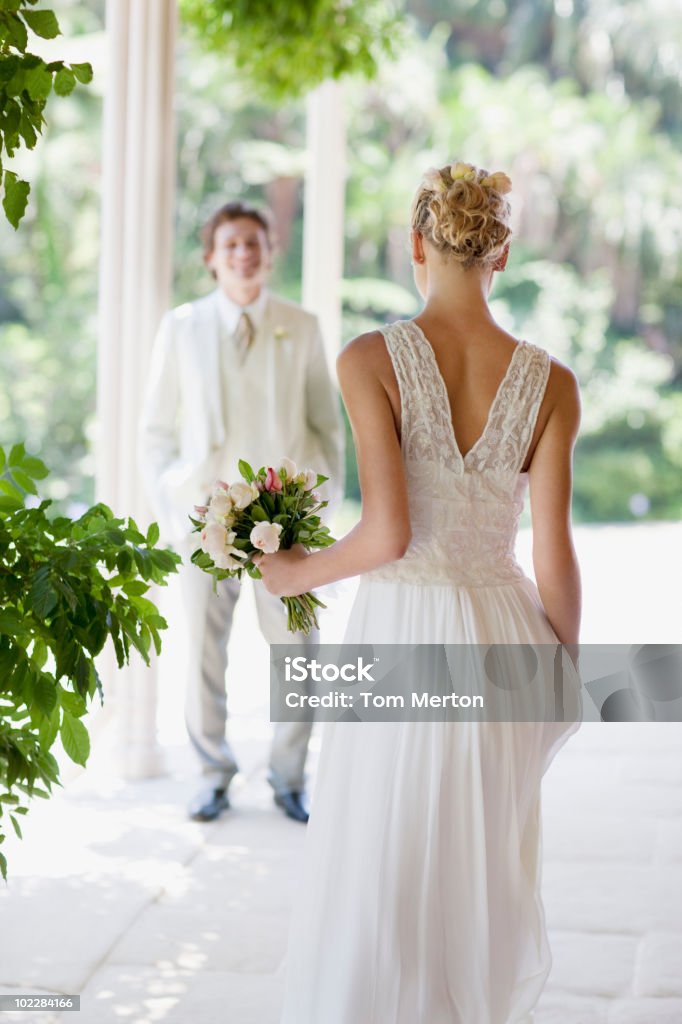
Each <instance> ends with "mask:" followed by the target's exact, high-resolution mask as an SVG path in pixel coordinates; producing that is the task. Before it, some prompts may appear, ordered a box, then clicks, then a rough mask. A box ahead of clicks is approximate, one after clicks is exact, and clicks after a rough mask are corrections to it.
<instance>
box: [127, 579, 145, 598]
mask: <svg viewBox="0 0 682 1024" xmlns="http://www.w3.org/2000/svg"><path fill="white" fill-rule="evenodd" d="M122 590H123V593H124V594H127V595H128V597H140V596H141V595H142V594H146V593H147V591H148V590H149V586H148V584H146V583H143V581H142V580H131V581H130V582H129V583H124V584H123V587H122Z"/></svg>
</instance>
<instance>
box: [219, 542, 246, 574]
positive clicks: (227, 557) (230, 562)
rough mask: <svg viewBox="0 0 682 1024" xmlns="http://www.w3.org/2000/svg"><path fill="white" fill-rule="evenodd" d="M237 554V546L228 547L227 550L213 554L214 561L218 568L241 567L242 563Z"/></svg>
mask: <svg viewBox="0 0 682 1024" xmlns="http://www.w3.org/2000/svg"><path fill="white" fill-rule="evenodd" d="M237 555H238V551H237V548H232V547H228V549H227V551H224V552H223V553H222V554H219V555H214V556H213V563H214V565H215V566H216V567H217V568H218V569H241V567H242V563H241V562H240V561H239V558H238V557H237Z"/></svg>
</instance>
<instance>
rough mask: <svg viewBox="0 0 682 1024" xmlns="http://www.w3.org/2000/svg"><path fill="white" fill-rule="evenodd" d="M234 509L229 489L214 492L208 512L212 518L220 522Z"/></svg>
mask: <svg viewBox="0 0 682 1024" xmlns="http://www.w3.org/2000/svg"><path fill="white" fill-rule="evenodd" d="M231 511H232V501H231V499H230V496H229V494H228V493H227V491H219V492H218V493H217V494H214V495H213V497H212V498H211V500H210V501H209V503H208V514H209V516H210V517H211V519H214V520H217V521H218V522H220V521H221V520H223V519H225V517H226V516H229V514H230V512H231Z"/></svg>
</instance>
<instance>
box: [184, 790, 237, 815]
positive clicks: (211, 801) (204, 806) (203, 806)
mask: <svg viewBox="0 0 682 1024" xmlns="http://www.w3.org/2000/svg"><path fill="white" fill-rule="evenodd" d="M199 800H200V801H201V802H200V803H198V805H197V806H193V807H191V808H190V812H189V816H190V818H191V819H192V821H215V819H216V818H217V817H218V815H220V814H222V812H223V811H226V810H227V809H228V807H229V806H230V801H229V800H228V799H227V794H226V792H225V790H224V789H214V790H213V795H212V796H209V797H208V799H206V797H203V796H202V797H200V798H199Z"/></svg>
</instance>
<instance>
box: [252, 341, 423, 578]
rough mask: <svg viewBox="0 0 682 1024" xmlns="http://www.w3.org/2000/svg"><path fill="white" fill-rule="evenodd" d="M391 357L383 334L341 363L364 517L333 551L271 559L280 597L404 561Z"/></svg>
mask: <svg viewBox="0 0 682 1024" xmlns="http://www.w3.org/2000/svg"><path fill="white" fill-rule="evenodd" d="M387 358H388V355H387V353H386V347H385V343H384V339H383V336H382V335H381V333H380V332H379V331H373V332H371V333H370V334H363V335H360V337H359V338H355V339H354V340H353V341H352V342H350V343H349V344H348V345H347V346H346V347H345V348H344V349H343V351H342V352H341V354H340V355H339V357H338V359H337V363H336V367H337V372H338V377H339V385H340V387H341V394H342V396H343V401H344V404H345V406H346V409H347V411H348V418H349V420H350V424H351V428H352V431H353V440H354V442H355V452H356V456H357V463H358V475H359V479H360V492H361V495H362V516H361V519H360V522H359V523H358V524H357V526H355V527H354V528H353V529H352V530H351V531H350V533H348V534H346V536H345V537H343V538H342V539H341V540H339V541H337V542H336V544H333V545H332V546H331V547H329V548H323V549H322V550H320V551H315V552H313V553H312V554H307V553H306V552H305V551H304V550H303V548H301V547H300V546H298V547H296V548H292V549H291V550H290V551H278V552H277V553H276V554H274V555H263V556H262V557H261V558H260V559H259V562H258V566H259V568H260V571H261V573H262V574H263V580H264V582H265V586H266V587H267V589H268V590H269V591H270V593H271V594H276V595H277V596H278V597H293V596H295V595H297V594H302V593H304V592H305V591H307V590H313V589H315V587H320V586H323V585H324V584H325V583H333V582H334V581H335V580H341V579H344V578H345V577H347V576H358V575H359V574H360V573H363V572H368V571H369V570H370V569H375V568H377V567H378V566H380V565H384V564H385V563H386V562H392V561H395V559H397V558H402V556H403V555H404V554H405V551H406V550H407V546H408V544H409V542H410V537H411V530H410V518H409V510H408V502H407V485H406V482H405V471H404V467H403V461H402V455H401V451H400V440H399V438H398V432H397V429H396V424H395V420H394V417H393V409H392V406H391V402H390V400H389V397H388V394H387V392H386V389H385V387H384V385H383V384H382V382H381V373H380V370H381V367H382V366H385V360H386V359H387Z"/></svg>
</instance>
